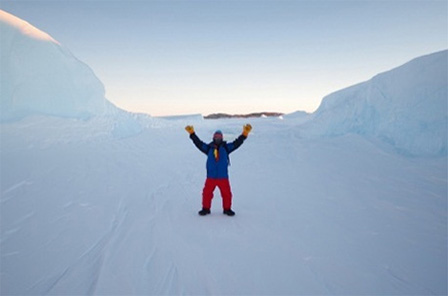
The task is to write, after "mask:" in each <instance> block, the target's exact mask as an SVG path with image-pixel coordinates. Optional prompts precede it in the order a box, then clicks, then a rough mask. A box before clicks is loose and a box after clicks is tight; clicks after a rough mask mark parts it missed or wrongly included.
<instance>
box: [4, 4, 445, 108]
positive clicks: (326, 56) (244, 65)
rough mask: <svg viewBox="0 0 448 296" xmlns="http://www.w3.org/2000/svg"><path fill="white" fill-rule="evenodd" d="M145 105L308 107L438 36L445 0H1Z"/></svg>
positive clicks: (424, 49) (127, 104) (433, 44)
mask: <svg viewBox="0 0 448 296" xmlns="http://www.w3.org/2000/svg"><path fill="white" fill-rule="evenodd" d="M0 9H3V10H5V11H7V12H9V13H12V14H14V15H16V16H18V17H20V18H22V19H24V20H26V21H28V22H29V23H31V24H32V25H34V26H35V27H37V28H39V29H41V30H43V31H45V32H47V33H49V34H50V35H51V36H52V37H53V38H54V39H56V40H58V41H59V42H60V43H61V44H63V45H64V46H66V47H67V48H68V49H69V50H70V51H71V52H72V53H73V54H74V55H75V56H76V57H77V58H78V59H80V60H81V61H83V62H85V63H86V64H88V65H89V66H90V67H91V68H92V69H93V70H94V72H95V73H96V75H97V76H98V78H99V79H100V80H101V81H102V82H103V83H104V85H105V88H106V97H107V98H108V99H109V100H111V101H112V102H113V103H115V104H116V105H117V106H119V107H121V108H124V109H127V110H130V111H137V112H145V113H149V114H151V115H155V116H158V115H179V114H196V113H202V114H209V113H216V112H226V113H249V112H259V111H277V112H285V113H289V112H293V111H297V110H304V111H308V112H312V111H314V110H315V109H316V108H317V107H318V106H319V104H320V102H321V100H322V98H323V97H324V96H325V95H328V94H330V93H332V92H334V91H337V90H339V89H342V88H345V87H348V86H351V85H354V84H356V83H359V82H362V81H366V80H368V79H370V78H372V77H373V76H374V75H376V74H378V73H380V72H384V71H387V70H390V69H392V68H394V67H397V66H400V65H401V64H403V63H405V62H408V61H409V60H411V59H413V58H415V57H418V56H421V55H425V54H429V53H433V52H436V51H440V50H444V49H447V48H448V1H445V0H441V1H433V0H429V1H428V0H427V1H406V0H404V1H403V0H393V1H384V0H376V1H369V0H362V1H345V0H334V1H326V0H319V1H283V0H282V1H144V0H137V1H135V0H131V1H123V0H112V1H111V0H96V1H89V0H78V1H74V0H72V1H65V0H62V1H57V0H45V1H41V0H35V1H29V0H28V1H23V0H14V1H11V0H2V1H1V2H0Z"/></svg>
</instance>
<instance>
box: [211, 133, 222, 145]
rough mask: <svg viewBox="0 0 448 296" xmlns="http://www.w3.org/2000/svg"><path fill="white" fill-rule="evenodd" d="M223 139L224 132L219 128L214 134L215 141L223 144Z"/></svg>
mask: <svg viewBox="0 0 448 296" xmlns="http://www.w3.org/2000/svg"><path fill="white" fill-rule="evenodd" d="M222 140H223V136H222V132H221V131H220V130H217V131H216V132H215V133H214V134H213V142H214V143H215V144H221V143H222Z"/></svg>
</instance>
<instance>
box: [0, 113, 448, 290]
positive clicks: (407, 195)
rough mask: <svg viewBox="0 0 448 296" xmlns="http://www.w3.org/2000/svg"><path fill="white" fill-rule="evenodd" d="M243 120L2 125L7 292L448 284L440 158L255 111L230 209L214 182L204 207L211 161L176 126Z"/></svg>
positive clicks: (204, 133)
mask: <svg viewBox="0 0 448 296" xmlns="http://www.w3.org/2000/svg"><path fill="white" fill-rule="evenodd" d="M245 122H246V121H242V120H217V121H200V120H194V119H193V122H191V121H190V122H188V119H185V120H179V121H176V120H173V121H164V120H160V121H153V123H152V127H150V128H147V129H145V130H143V132H142V133H141V134H139V135H138V136H134V137H129V138H123V139H117V138H115V137H111V136H110V134H108V133H104V128H99V129H96V128H95V127H91V126H89V124H88V123H85V122H82V121H81V122H78V121H67V120H64V119H46V118H44V119H41V120H38V119H36V118H30V119H27V120H24V121H22V122H19V123H16V124H11V125H3V126H2V146H1V163H2V170H1V180H2V184H1V194H2V195H1V225H2V226H1V259H2V261H1V263H2V268H1V272H2V273H1V283H2V285H1V293H2V294H11V295H27V294H34V295H37V294H39V295H44V294H49V295H68V294H72V295H73V294H83V295H84V294H87V295H106V294H107V295H141V294H146V295H167V294H213V295H214V294H232V295H237V294H238V295H241V294H250V295H263V294H264V295H274V294H275V295H280V294H401V295H412V294H413V295H421V294H444V293H446V290H447V288H446V275H447V272H446V267H447V266H446V262H447V260H446V258H447V257H446V232H447V226H446V225H447V223H446V222H447V220H446V219H447V216H446V213H447V205H446V193H447V181H446V180H447V175H446V172H447V165H446V158H433V159H428V158H407V157H403V156H400V155H397V154H396V153H395V152H394V151H389V150H388V147H381V145H382V144H378V143H373V142H369V141H366V140H365V139H363V138H361V137H359V136H355V135H348V136H343V137H337V138H329V139H319V140H309V139H308V140H306V139H303V138H301V137H300V130H299V128H297V127H295V125H294V124H292V123H291V122H289V121H287V120H285V121H280V120H277V119H259V120H251V123H252V125H253V126H254V131H253V133H252V134H251V135H250V136H249V138H248V140H247V141H246V142H245V143H244V144H243V146H241V148H240V149H239V150H238V151H236V152H235V153H233V154H232V155H231V158H232V159H231V162H232V165H231V167H230V179H231V185H232V190H233V194H234V209H235V211H236V213H237V215H236V216H235V217H227V216H224V215H223V214H222V210H221V198H220V195H219V191H218V190H216V191H215V198H214V200H213V207H212V214H211V215H209V216H206V217H200V216H198V215H197V211H198V210H199V209H200V206H201V190H202V186H203V183H204V181H205V158H204V156H203V155H202V154H201V153H200V152H199V151H197V149H196V148H195V147H194V146H193V144H192V143H191V141H190V139H189V138H188V134H187V133H186V132H185V131H184V130H183V127H184V125H185V124H186V123H193V124H194V125H195V128H196V131H197V133H198V134H199V136H200V137H201V138H203V139H204V140H206V139H207V138H208V137H211V135H212V133H213V131H214V130H215V129H217V128H220V129H222V130H223V132H224V134H225V136H226V140H231V139H233V138H234V137H236V136H238V135H239V133H240V132H241V128H242V125H243V123H245ZM53 126H58V128H52V127H53ZM49 131H52V133H50V132H49ZM80 134H85V136H84V137H80Z"/></svg>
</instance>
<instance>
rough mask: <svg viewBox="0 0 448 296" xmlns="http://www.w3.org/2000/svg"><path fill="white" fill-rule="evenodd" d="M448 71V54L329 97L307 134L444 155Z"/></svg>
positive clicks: (433, 56) (421, 60) (425, 58)
mask: <svg viewBox="0 0 448 296" xmlns="http://www.w3.org/2000/svg"><path fill="white" fill-rule="evenodd" d="M447 72H448V51H447V50H445V51H441V52H438V53H434V54H431V55H427V56H423V57H419V58H416V59H415V60H413V61H410V62H409V63H406V64H405V65H403V66H401V67H398V68H395V69H392V70H390V71H388V72H385V73H382V74H379V75H377V76H375V77H374V78H372V79H371V80H370V81H367V82H364V83H360V84H358V85H355V86H352V87H349V88H347V89H344V90H341V91H338V92H336V93H333V94H330V95H329V96H327V97H326V98H324V99H323V101H322V104H321V105H320V107H319V108H318V110H317V111H316V112H315V113H314V114H313V120H312V121H310V122H309V124H308V126H307V127H306V131H304V133H303V134H304V135H307V136H309V135H313V136H315V135H318V136H334V135H343V134H347V133H356V134H360V135H364V136H373V137H377V138H381V139H382V140H384V141H385V142H388V143H390V144H392V145H394V146H395V148H396V149H397V150H400V151H401V152H403V153H407V154H411V155H446V153H447V124H448V123H447V122H448V120H447V109H448V108H447V100H448V91H447V90H448V75H447Z"/></svg>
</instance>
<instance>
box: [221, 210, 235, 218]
mask: <svg viewBox="0 0 448 296" xmlns="http://www.w3.org/2000/svg"><path fill="white" fill-rule="evenodd" d="M223 214H225V215H227V216H235V212H234V211H232V210H231V209H227V210H224V211H223Z"/></svg>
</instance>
